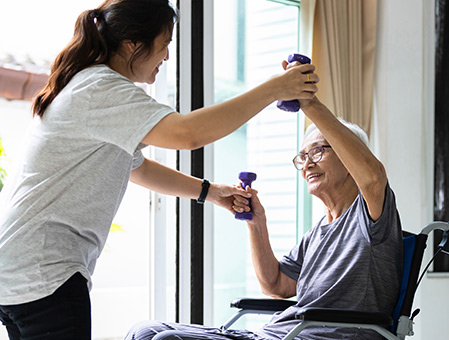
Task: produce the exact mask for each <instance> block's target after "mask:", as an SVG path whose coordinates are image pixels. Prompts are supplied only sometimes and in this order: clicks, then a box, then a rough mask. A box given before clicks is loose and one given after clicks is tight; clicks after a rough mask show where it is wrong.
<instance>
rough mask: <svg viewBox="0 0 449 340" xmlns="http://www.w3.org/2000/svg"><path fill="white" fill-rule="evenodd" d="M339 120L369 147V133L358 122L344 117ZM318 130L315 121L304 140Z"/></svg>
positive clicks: (305, 134) (307, 130) (308, 128)
mask: <svg viewBox="0 0 449 340" xmlns="http://www.w3.org/2000/svg"><path fill="white" fill-rule="evenodd" d="M338 120H339V121H340V123H342V124H343V125H344V126H346V127H347V128H348V129H349V130H351V131H352V132H354V134H355V135H356V136H357V137H359V138H360V140H361V141H362V142H363V143H365V145H366V146H367V147H369V140H368V135H367V134H366V132H365V131H364V130H363V129H362V128H361V127H360V126H358V125H357V124H354V123H350V122H347V121H346V120H344V119H342V118H338ZM315 130H317V127H316V125H315V124H314V123H312V124H310V125H309V126H308V127H307V129H306V132H305V133H304V140H305V139H306V138H307V136H308V135H310V134H311V133H312V132H313V131H315Z"/></svg>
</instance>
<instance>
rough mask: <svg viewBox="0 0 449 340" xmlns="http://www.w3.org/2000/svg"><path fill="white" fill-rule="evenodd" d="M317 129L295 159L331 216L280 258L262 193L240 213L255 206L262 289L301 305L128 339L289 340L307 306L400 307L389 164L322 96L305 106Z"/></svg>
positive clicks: (339, 335) (343, 333) (366, 333)
mask: <svg viewBox="0 0 449 340" xmlns="http://www.w3.org/2000/svg"><path fill="white" fill-rule="evenodd" d="M301 107H302V110H303V112H304V113H305V114H306V115H307V116H308V117H309V118H310V119H311V120H312V122H313V123H314V124H313V125H311V126H309V128H308V130H307V131H306V135H305V138H304V142H303V145H302V149H301V152H300V153H299V154H298V155H297V156H296V157H295V158H294V159H293V163H294V165H295V167H296V168H297V169H298V170H299V171H300V172H301V174H302V176H303V178H304V179H305V181H306V182H307V186H308V190H309V192H310V193H311V194H312V195H314V196H316V197H318V198H319V199H320V200H321V201H322V202H323V203H324V205H325V207H326V214H325V216H323V218H322V219H321V220H320V221H319V222H318V223H317V225H316V226H315V227H313V228H312V229H311V230H310V231H308V232H307V233H306V234H305V235H304V237H303V238H302V240H301V242H300V244H298V245H296V246H295V247H294V248H293V249H292V250H291V251H290V253H289V254H288V255H287V256H285V257H284V258H282V259H281V260H280V261H278V260H277V259H276V257H275V256H274V254H273V251H272V248H271V245H270V241H269V235H268V231H267V220H266V216H265V211H264V208H263V206H262V204H261V202H260V200H259V198H258V196H257V191H255V190H253V189H251V188H249V187H247V188H246V190H247V191H249V192H250V193H251V194H252V200H251V208H249V207H247V206H246V205H247V203H248V201H247V200H246V199H245V198H243V197H237V196H236V198H235V201H234V209H235V211H238V212H243V211H245V210H246V211H249V210H250V209H251V211H252V213H253V219H252V220H251V221H248V222H247V224H248V229H249V235H250V242H251V251H252V257H253V264H254V268H255V271H256V274H257V278H258V280H259V283H260V285H261V288H262V291H263V292H264V293H265V294H267V295H270V296H273V297H276V298H290V297H293V296H295V295H296V297H297V301H298V302H297V304H296V305H295V306H292V307H290V308H288V309H287V310H285V311H283V312H281V313H279V314H277V315H275V316H274V317H273V318H272V320H271V321H270V322H269V323H267V324H266V325H264V327H262V328H261V329H259V330H256V331H254V332H248V331H225V330H220V329H211V328H204V327H202V326H195V325H180V324H164V323H156V322H146V323H141V324H139V325H137V326H136V327H135V328H134V329H133V330H131V331H130V333H129V335H128V337H127V339H145V340H147V339H157V340H160V339H281V338H282V337H284V336H285V335H286V334H287V333H288V332H289V331H290V330H291V329H292V328H293V327H294V326H295V325H296V324H297V323H298V322H300V321H298V320H295V318H294V315H295V312H296V310H297V309H298V308H302V307H309V306H314V307H329V308H345V309H353V310H360V311H373V312H374V311H378V312H383V313H389V314H390V315H391V314H392V313H393V309H394V306H395V302H396V299H397V296H398V292H399V287H400V279H401V278H400V275H401V273H402V236H401V223H400V219H399V215H398V212H397V209H396V203H395V197H394V194H393V191H392V190H391V188H390V186H389V184H388V180H387V176H386V172H385V169H384V167H383V165H382V163H381V162H380V161H379V160H378V159H377V158H376V157H375V156H374V155H373V154H372V153H371V151H370V150H369V148H368V147H367V143H368V138H367V136H366V134H365V133H364V132H363V130H362V129H361V128H359V127H358V126H356V125H354V124H350V123H347V122H345V121H342V120H339V119H337V118H336V117H335V116H334V115H333V114H332V113H331V112H330V111H329V110H328V109H327V108H326V107H325V106H324V105H323V104H322V103H321V102H320V101H319V100H318V99H317V98H314V99H312V100H310V101H307V102H301ZM298 339H311V340H315V339H316V340H318V339H321V340H322V339H352V340H362V339H363V340H367V339H370V340H371V339H372V340H374V339H383V338H382V337H381V336H379V335H378V334H376V333H374V332H373V331H370V330H360V329H353V328H346V329H341V328H339V329H337V328H330V327H326V328H307V329H305V330H303V331H302V332H301V333H300V334H299V335H298Z"/></svg>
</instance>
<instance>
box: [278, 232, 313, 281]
mask: <svg viewBox="0 0 449 340" xmlns="http://www.w3.org/2000/svg"><path fill="white" fill-rule="evenodd" d="M310 235H311V231H310V230H309V231H308V232H307V233H306V234H305V235H304V236H303V238H302V240H301V242H300V243H299V244H298V245H296V246H295V247H293V249H292V250H290V252H289V254H288V255H285V256H284V257H283V258H282V259H281V260H280V261H279V269H280V270H281V272H282V273H284V274H285V275H287V276H288V277H289V278H291V279H293V280H295V281H297V280H298V277H299V273H300V272H301V268H302V264H303V261H304V255H305V253H306V250H307V244H308V242H309V238H310Z"/></svg>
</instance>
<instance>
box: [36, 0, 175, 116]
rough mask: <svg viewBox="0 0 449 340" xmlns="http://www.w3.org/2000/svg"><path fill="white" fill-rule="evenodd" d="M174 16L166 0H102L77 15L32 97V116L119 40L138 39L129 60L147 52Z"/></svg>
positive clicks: (169, 29)
mask: <svg viewBox="0 0 449 340" xmlns="http://www.w3.org/2000/svg"><path fill="white" fill-rule="evenodd" d="M176 19H177V14H176V12H175V10H174V9H173V8H172V7H171V6H170V4H169V2H168V0H106V1H104V2H103V3H102V4H101V5H100V6H99V7H98V8H96V9H93V10H88V11H85V12H83V13H81V15H80V16H79V17H78V19H77V21H76V24H75V31H74V34H73V38H72V41H71V42H70V43H69V44H68V45H67V46H66V47H65V48H64V49H63V50H62V51H61V53H59V55H58V56H57V57H56V59H55V61H54V63H53V65H52V67H51V73H50V77H49V79H48V82H47V85H46V86H45V88H44V89H43V90H42V91H41V92H40V93H39V94H38V95H37V96H36V97H35V98H34V101H33V106H32V111H33V116H34V115H38V116H40V117H42V116H43V115H44V112H45V110H46V109H47V107H48V106H49V105H50V104H51V102H52V101H53V99H54V98H55V97H56V96H57V95H58V94H59V93H60V92H61V90H62V89H63V88H64V87H65V86H66V85H67V83H68V82H69V81H70V80H71V79H72V78H73V76H74V75H75V74H77V73H78V72H79V71H81V70H83V69H85V68H87V67H89V66H92V65H97V64H106V63H108V62H109V59H110V57H111V55H113V54H114V53H115V52H117V50H118V48H119V46H120V44H121V42H122V41H126V40H129V41H132V42H139V43H141V44H140V45H139V47H138V48H137V49H136V50H135V51H134V53H133V55H132V56H131V58H130V60H129V66H130V69H131V71H132V69H133V63H134V62H135V61H136V59H137V58H139V57H140V56H144V55H150V54H151V52H152V51H153V42H154V40H155V39H156V37H157V36H158V35H160V34H162V33H164V32H170V33H171V32H172V30H173V24H174V22H175V21H176Z"/></svg>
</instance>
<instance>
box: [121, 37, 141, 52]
mask: <svg viewBox="0 0 449 340" xmlns="http://www.w3.org/2000/svg"><path fill="white" fill-rule="evenodd" d="M123 45H124V47H125V49H126V51H127V52H131V54H132V53H134V52H135V51H136V49H137V47H138V44H137V43H136V42H135V41H131V40H124V41H123Z"/></svg>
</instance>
